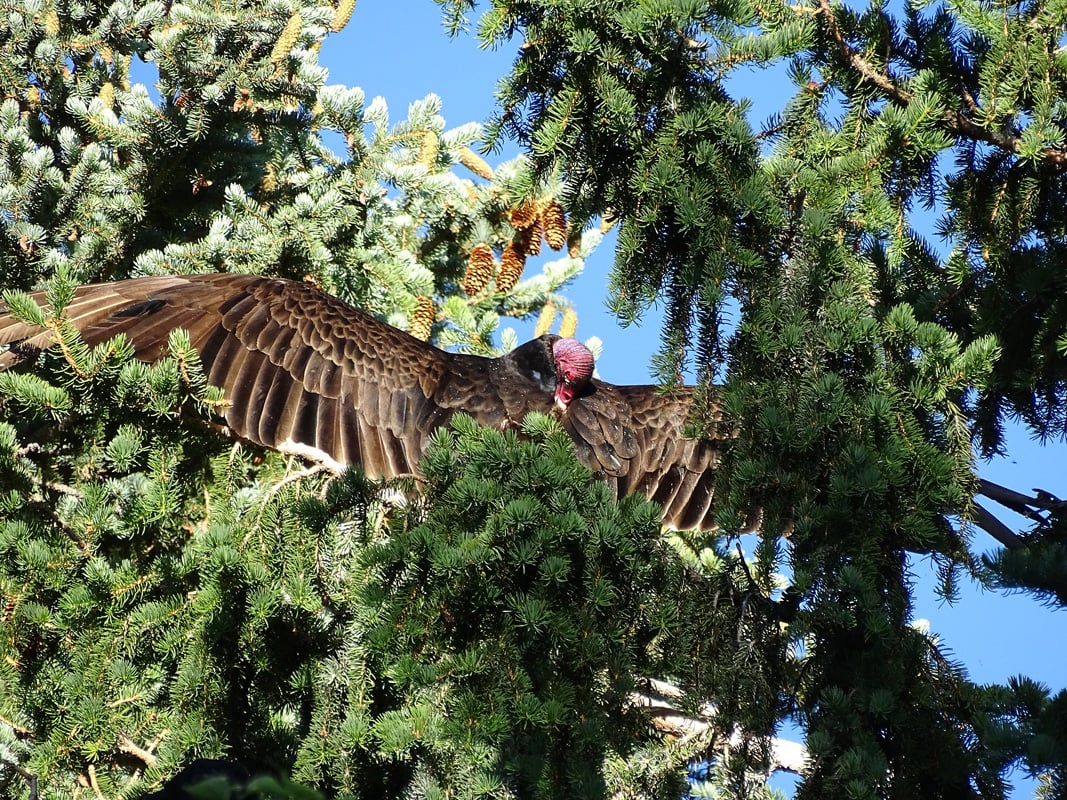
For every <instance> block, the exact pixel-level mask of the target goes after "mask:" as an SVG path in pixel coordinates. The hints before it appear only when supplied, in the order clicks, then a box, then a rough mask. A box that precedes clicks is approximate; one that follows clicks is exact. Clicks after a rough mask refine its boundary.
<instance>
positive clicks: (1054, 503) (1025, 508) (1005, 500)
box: [972, 478, 1067, 550]
mask: <svg viewBox="0 0 1067 800" xmlns="http://www.w3.org/2000/svg"><path fill="white" fill-rule="evenodd" d="M978 493H979V494H981V495H983V496H984V497H988V498H989V499H990V500H993V501H994V502H996V503H999V504H1000V505H1002V506H1004V507H1005V508H1008V509H1011V510H1012V511H1014V512H1015V513H1016V514H1019V515H1020V516H1023V517H1026V518H1027V519H1032V520H1034V521H1035V522H1038V523H1042V522H1045V521H1046V517H1045V516H1043V515H1042V513H1041V512H1043V511H1050V512H1054V511H1060V510H1062V509H1063V508H1064V507H1067V502H1064V501H1063V500H1060V499H1059V498H1058V497H1056V496H1055V495H1053V494H1052V493H1051V492H1047V491H1045V490H1044V489H1034V496H1033V497H1031V496H1029V495H1025V494H1023V493H1022V492H1017V491H1015V490H1014V489H1008V488H1007V487H1005V486H1001V485H999V484H996V483H993V482H992V481H987V480H985V479H984V478H982V479H979V481H978ZM974 508H975V517H974V519H973V520H972V521H973V522H974V524H975V525H977V526H978V527H979V528H981V529H982V530H984V531H986V532H987V533H988V534H989V535H990V536H992V537H993V538H994V539H996V540H997V541H998V542H1000V543H1001V544H1002V545H1004V546H1005V547H1007V548H1008V549H1009V550H1022V549H1023V548H1025V547H1026V546H1027V541H1026V539H1024V538H1023V537H1021V536H1019V535H1018V534H1016V533H1014V532H1013V531H1011V530H1010V529H1009V528H1008V526H1007V525H1005V524H1004V523H1003V522H1001V521H1000V520H999V519H997V518H996V517H995V516H994V515H993V514H991V513H990V512H989V511H988V510H986V509H985V508H983V507H982V506H981V505H979V504H978V503H977V502H976V503H974Z"/></svg>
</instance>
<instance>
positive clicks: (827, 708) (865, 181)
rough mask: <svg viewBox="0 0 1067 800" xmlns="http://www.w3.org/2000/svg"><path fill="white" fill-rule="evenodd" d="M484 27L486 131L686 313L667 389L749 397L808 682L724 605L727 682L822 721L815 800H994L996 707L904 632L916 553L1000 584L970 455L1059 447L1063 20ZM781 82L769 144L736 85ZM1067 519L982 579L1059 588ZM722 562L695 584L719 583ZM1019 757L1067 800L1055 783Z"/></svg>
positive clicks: (741, 454) (626, 314)
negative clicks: (690, 379)
mask: <svg viewBox="0 0 1067 800" xmlns="http://www.w3.org/2000/svg"><path fill="white" fill-rule="evenodd" d="M443 5H445V6H446V7H447V8H448V11H449V13H450V14H452V15H453V17H456V16H457V15H459V14H461V13H463V12H466V11H471V10H473V9H474V8H475V7H476V6H477V5H478V4H476V3H474V2H470V1H469V0H456V1H455V2H444V3H443ZM484 6H485V7H486V10H485V11H484V14H483V16H482V18H481V23H480V27H479V29H478V32H479V36H480V37H481V38H482V40H483V41H484V42H486V43H492V44H498V43H500V42H501V41H503V40H504V39H505V38H508V37H512V36H521V37H522V38H523V39H524V40H525V41H524V45H523V50H522V56H521V58H520V59H519V61H518V62H517V63H516V66H515V68H514V70H513V72H512V75H511V76H510V77H509V78H508V79H507V81H505V83H504V85H503V91H502V98H501V100H502V108H501V109H500V111H499V112H498V116H497V118H496V120H495V126H494V127H493V129H492V130H493V133H494V134H495V135H498V136H500V135H504V134H513V135H517V136H518V137H519V138H520V140H522V141H525V142H528V143H529V145H530V150H531V153H532V158H533V161H534V166H535V169H536V170H537V173H538V174H563V175H565V176H566V178H567V182H566V189H565V191H566V193H567V196H568V197H569V198H572V199H573V201H574V206H575V208H576V209H580V213H582V214H585V215H588V216H590V217H593V216H596V215H598V214H600V215H611V216H613V217H617V218H618V220H619V225H620V234H619V248H618V251H617V258H616V264H615V273H614V277H613V290H614V293H615V294H614V302H615V307H616V308H617V309H618V310H619V311H620V315H621V316H622V317H623V319H624V320H630V319H632V318H634V317H635V316H636V315H637V314H639V313H640V312H641V311H642V310H643V309H645V308H647V307H648V306H649V305H651V304H652V303H653V302H657V301H660V300H662V301H663V302H664V303H665V305H666V320H665V332H664V347H663V351H662V353H661V355H660V356H659V357H658V360H657V364H656V366H657V370H658V372H659V375H660V377H662V378H663V379H665V380H668V381H670V380H674V379H675V377H676V375H677V374H678V373H679V366H680V365H682V364H684V363H685V362H686V359H690V363H693V364H695V366H696V368H697V371H698V374H701V375H710V376H713V377H715V378H716V379H717V380H722V381H723V382H724V383H725V386H724V388H723V389H722V390H721V391H720V392H716V393H709V396H711V397H714V398H717V399H718V400H719V401H721V403H722V410H723V416H724V417H725V418H726V419H727V420H728V421H729V422H730V424H734V425H736V426H737V428H736V430H737V438H736V442H735V443H734V445H733V446H732V447H731V448H729V450H728V452H727V455H726V458H725V461H724V464H723V466H722V468H721V469H720V470H719V472H718V474H717V477H716V501H717V507H718V521H719V522H720V524H721V525H722V527H723V533H725V534H730V533H733V532H736V531H740V530H743V529H744V528H745V526H746V524H747V523H748V522H749V520H751V518H752V516H753V514H752V510H753V507H754V506H755V507H757V508H759V509H760V511H761V526H760V528H761V534H762V539H761V542H760V544H759V545H758V546H757V548H756V553H757V554H759V555H758V557H757V558H756V559H755V562H756V563H760V564H761V565H762V566H764V568H765V569H766V573H762V570H754V576H753V578H752V583H753V588H754V590H756V591H758V593H759V594H760V595H761V596H762V597H763V598H764V599H767V598H775V597H779V599H778V600H777V601H776V602H771V603H762V604H755V607H757V608H762V609H763V614H764V617H765V621H764V623H763V625H762V627H764V628H769V627H770V626H771V625H772V624H777V622H778V621H780V620H782V616H781V615H782V614H783V613H784V614H785V619H784V624H785V625H786V626H787V627H786V628H785V631H784V635H785V637H786V639H787V640H788V641H789V642H791V648H792V649H793V650H794V652H796V653H797V654H798V660H797V664H796V665H795V672H794V669H793V668H790V667H789V666H788V659H786V658H785V656H784V651H783V649H782V648H777V649H776V648H774V647H770V648H768V649H765V650H763V649H762V648H761V645H763V644H765V643H768V642H770V641H772V640H770V639H768V638H766V637H764V636H760V635H758V634H757V633H754V630H753V628H755V629H756V630H758V629H759V628H760V627H761V626H760V625H756V626H748V627H746V628H745V629H744V635H745V636H746V637H750V638H749V639H748V641H746V643H744V644H740V643H739V644H737V645H735V646H729V645H727V644H726V643H727V642H728V641H729V634H730V633H736V632H737V630H738V629H737V620H736V618H734V617H733V616H732V615H730V614H729V613H726V614H721V615H718V616H717V615H715V614H709V615H706V616H705V619H706V620H707V633H706V635H707V638H708V640H709V641H712V642H715V644H716V645H718V647H716V648H715V649H714V650H713V652H712V654H710V655H709V656H708V657H707V660H708V662H709V663H708V665H706V669H707V671H708V672H709V673H712V674H714V673H715V672H716V670H721V671H722V673H723V674H729V673H730V671H731V670H733V671H735V672H736V671H737V669H738V665H739V664H740V663H743V660H742V659H743V655H744V653H746V652H748V653H753V652H760V653H762V655H761V657H760V658H757V659H755V660H756V661H758V662H759V663H760V664H761V665H764V670H765V671H764V672H762V673H760V672H759V671H757V674H761V675H762V678H763V680H762V681H756V682H754V683H753V686H756V687H762V689H761V691H760V692H759V693H758V694H757V695H755V696H754V697H758V698H759V701H762V702H764V703H766V702H767V700H766V699H767V698H768V696H773V693H774V687H775V686H777V687H778V689H779V690H781V691H783V692H788V693H789V699H788V702H786V703H785V705H790V704H791V705H792V708H793V709H794V712H795V718H796V719H797V720H798V721H799V722H800V723H801V724H803V725H804V726H805V728H806V733H807V744H808V747H809V756H810V758H811V761H810V765H809V770H808V771H807V773H806V775H805V782H804V783H803V786H802V788H801V790H800V794H801V795H802V796H806V797H808V796H810V797H823V796H827V797H839V796H856V797H876V796H882V797H912V796H923V797H958V796H967V795H969V794H973V793H976V792H977V793H979V794H981V795H983V796H990V797H998V796H1002V793H1003V791H1004V787H1003V783H1002V776H1003V772H1004V770H1005V769H1006V766H1007V762H1006V761H1005V760H1003V759H1001V758H1000V756H999V755H998V754H997V753H996V752H994V749H993V748H991V747H990V746H989V745H990V743H989V742H986V741H984V740H983V739H982V738H981V733H982V732H984V731H985V730H986V728H985V722H984V721H985V720H987V719H988V715H989V714H990V713H991V711H990V707H989V706H988V704H986V703H985V701H984V700H982V699H981V696H980V693H979V692H977V691H976V690H975V688H974V687H972V686H970V685H969V684H968V683H967V681H966V678H965V675H964V674H963V673H962V672H960V671H959V670H957V669H955V668H952V667H949V666H948V665H947V662H945V663H942V661H940V660H939V658H938V657H937V656H936V655H931V654H932V653H936V652H937V647H936V645H935V644H934V642H933V641H931V640H930V639H929V638H928V637H926V636H924V635H920V634H918V633H917V632H915V631H914V630H913V629H912V628H911V625H910V623H911V594H910V590H911V587H910V579H909V577H908V560H909V558H912V557H914V556H913V554H929V555H930V556H932V557H933V559H934V561H935V563H936V564H937V565H938V566H939V567H940V569H941V570H942V574H943V576H944V584H943V586H942V591H943V592H944V593H945V594H946V596H951V595H952V593H953V584H954V581H955V578H956V574H957V573H958V572H959V571H960V570H961V569H962V570H970V571H972V572H976V571H977V570H978V567H977V565H976V561H977V559H975V558H974V556H973V555H972V554H971V552H970V549H969V542H968V537H967V535H966V528H963V529H961V527H960V522H959V520H960V519H961V518H962V519H964V520H966V519H967V518H969V517H971V516H972V515H973V514H974V513H975V509H974V507H972V505H971V499H970V498H971V495H972V493H973V492H974V491H975V489H976V488H977V482H976V480H975V477H974V452H973V451H974V448H975V446H977V447H978V448H981V449H982V450H984V451H985V452H994V451H997V450H999V449H1000V448H1002V432H1003V424H1004V420H1005V419H1006V418H1007V417H1009V416H1011V415H1018V416H1020V417H1021V418H1022V419H1023V420H1024V421H1025V422H1026V423H1028V424H1029V425H1030V427H1031V429H1032V430H1033V432H1034V433H1035V434H1036V435H1038V436H1040V437H1042V438H1043V439H1045V438H1062V437H1063V435H1064V431H1065V430H1067V426H1065V424H1064V420H1065V416H1064V408H1065V407H1067V403H1065V401H1067V395H1065V387H1067V380H1065V378H1067V374H1065V372H1064V363H1065V362H1064V354H1065V353H1067V347H1065V346H1064V342H1067V334H1065V333H1064V331H1065V317H1064V314H1063V312H1062V308H1061V305H1062V302H1063V297H1064V292H1063V287H1062V285H1061V283H1062V274H1063V270H1062V269H1061V268H1060V266H1059V265H1060V264H1061V263H1062V261H1063V232H1064V228H1065V217H1064V209H1065V208H1067V203H1065V202H1064V198H1063V188H1064V180H1063V175H1064V169H1065V167H1067V157H1065V154H1064V149H1063V143H1064V141H1067V137H1065V125H1064V118H1065V116H1064V109H1065V98H1067V61H1065V60H1064V58H1063V11H1064V7H1063V3H1062V2H1058V0H1052V1H1051V2H1032V3H1024V4H1022V5H1017V6H1011V7H1006V6H1001V5H995V4H990V3H985V2H974V3H951V4H924V3H913V4H905V5H904V6H902V7H899V8H896V7H891V6H886V5H884V4H877V3H875V4H870V5H868V6H863V5H862V4H861V5H859V6H853V5H844V6H842V5H837V4H831V3H829V2H824V1H823V0H816V1H815V2H810V3H807V4H805V3H799V4H786V3H771V4H767V3H750V2H745V1H744V0H741V2H727V3H696V2H662V3H661V2H650V3H639V4H634V3H623V2H606V3H605V2H600V3H595V4H594V3H588V2H583V0H564V2H553V3H518V2H511V0H493V1H492V2H489V3H486V4H484ZM760 67H765V68H766V67H769V68H774V70H775V71H774V72H771V71H769V70H768V71H766V72H765V73H764V74H762V75H760V77H759V78H758V80H779V81H780V80H783V75H784V79H785V80H787V81H788V82H789V83H791V85H793V86H794V87H795V90H794V94H793V97H792V98H791V99H790V100H789V101H788V103H787V104H786V105H785V106H784V108H782V109H781V111H780V113H776V114H775V115H773V116H772V117H771V118H770V119H769V120H768V121H767V122H766V124H765V125H764V127H763V129H762V130H761V131H759V132H753V130H752V129H751V128H750V127H749V121H748V118H747V117H746V113H745V112H746V110H747V108H746V105H745V104H744V103H743V102H735V101H734V100H733V99H732V98H731V97H730V88H731V87H732V86H736V85H737V84H735V83H732V82H731V80H732V79H733V78H734V76H735V75H736V74H737V73H738V70H739V69H740V68H746V69H750V70H751V69H752V68H760ZM931 209H934V212H935V214H936V215H940V220H939V222H938V225H937V232H938V233H940V234H942V235H943V236H944V237H945V246H944V248H940V249H939V248H938V247H935V246H934V245H932V244H931V243H930V242H928V241H927V240H926V238H925V237H926V236H928V235H930V233H932V232H933V230H932V229H933V227H934V226H933V225H931V224H930V223H929V222H928V221H927V219H925V218H924V217H927V216H933V215H931V214H930V210H931ZM941 250H943V251H944V252H941ZM726 315H729V316H730V317H731V318H732V319H733V320H736V325H732V326H724V325H722V324H721V323H722V320H723V319H724V317H725V316H726ZM1042 502H1043V501H1042ZM1046 505H1047V507H1048V509H1049V510H1048V513H1047V515H1046V517H1047V518H1046V519H1044V520H1043V522H1042V523H1041V524H1040V525H1038V526H1037V527H1036V528H1035V529H1034V530H1033V531H1032V532H1030V533H1029V534H1028V535H1027V537H1026V539H1025V544H1026V545H1027V549H1026V550H1023V551H1021V552H1018V553H1009V554H1004V555H1001V556H998V557H997V558H996V559H995V560H994V561H991V562H989V563H988V564H987V567H988V568H989V570H992V572H993V574H994V575H995V578H994V580H996V581H999V582H1000V583H1001V584H1002V585H1007V586H1014V587H1022V586H1025V587H1027V588H1029V589H1031V590H1036V591H1038V592H1040V593H1041V594H1042V596H1044V597H1046V598H1054V597H1062V594H1061V593H1060V590H1061V589H1062V584H1063V580H1062V563H1061V562H1062V559H1061V558H1059V552H1060V549H1061V547H1060V546H1061V545H1062V534H1061V533H1060V532H1059V531H1060V530H1061V529H1062V522H1061V519H1060V518H1061V517H1062V508H1061V507H1060V506H1059V505H1056V504H1055V503H1054V502H1053V503H1050V504H1046ZM729 541H730V540H729V539H728V538H722V537H721V536H720V537H719V538H716V537H713V536H709V537H708V539H707V541H706V542H704V543H701V544H700V545H699V546H698V547H695V548H694V550H693V554H695V553H709V552H710V553H713V554H714V555H713V556H711V557H708V558H707V559H702V558H701V557H695V556H694V558H693V559H692V563H693V564H694V565H697V564H699V565H701V566H702V567H704V568H705V569H707V570H709V572H710V574H716V572H721V571H722V570H723V565H724V564H725V563H726V562H724V560H723V559H724V555H725V553H726V552H727V550H726V546H727V545H728V544H729ZM691 555H692V554H691ZM775 573H779V574H781V575H784V576H786V577H785V578H783V581H784V582H785V584H786V585H785V588H784V590H783V591H782V593H781V595H780V596H779V595H776V593H775V589H774V588H773V587H772V586H771V585H770V584H769V583H768V582H766V581H765V580H764V579H762V578H761V575H764V576H765V575H766V574H775ZM984 574H986V575H987V576H988V574H989V573H988V572H986V573H984ZM731 585H732V586H734V587H739V586H743V583H742V582H739V581H736V580H735V581H733V582H731ZM757 587H758V588H757ZM787 601H788V602H787ZM750 642H751V643H752V644H750ZM791 673H792V675H793V677H790V675H791ZM713 696H714V697H715V699H716V702H724V701H723V696H722V695H721V694H719V693H717V692H716V693H713ZM759 701H755V702H753V703H751V704H750V705H749V706H748V708H740V707H732V708H730V709H729V710H730V711H731V713H735V714H737V716H736V719H737V720H738V721H739V722H740V723H742V724H743V725H747V726H748V727H747V728H746V729H747V730H752V731H759V730H768V729H769V728H768V727H767V722H766V720H765V721H764V722H763V723H762V725H761V724H760V722H759V719H758V715H756V714H754V713H752V711H751V709H752V707H754V706H756V705H757V704H758V702H759ZM726 705H729V704H728V703H726ZM772 705H773V706H774V707H775V708H779V707H780V706H778V704H776V703H775V704H772ZM764 707H766V706H764ZM775 713H778V712H777V711H776V712H775ZM1012 730H1013V735H1015V736H1017V737H1018V738H1019V740H1020V741H1025V740H1026V739H1027V737H1029V738H1030V739H1031V740H1034V737H1033V735H1032V734H1030V733H1027V731H1026V730H1025V727H1024V726H1015V727H1013V729H1012ZM947 731H951V733H946V732H947ZM1025 751H1026V748H1025V747H1022V746H1021V745H1020V747H1019V749H1017V750H1016V751H1015V752H1016V757H1018V758H1023V759H1024V760H1026V762H1027V763H1028V764H1029V765H1031V767H1032V768H1035V769H1043V770H1044V769H1048V770H1052V771H1053V772H1054V773H1055V770H1060V772H1059V773H1055V774H1056V775H1058V777H1053V778H1051V779H1050V781H1051V782H1050V785H1060V784H1061V783H1062V769H1063V764H1062V762H1059V763H1058V764H1056V766H1052V761H1054V759H1051V760H1045V761H1038V760H1035V759H1034V758H1033V757H1032V756H1022V755H1020V754H1021V753H1023V752H1025ZM934 752H936V753H938V757H937V758H936V759H933V758H931V757H930V753H934Z"/></svg>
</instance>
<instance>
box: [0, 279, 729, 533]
mask: <svg viewBox="0 0 1067 800" xmlns="http://www.w3.org/2000/svg"><path fill="white" fill-rule="evenodd" d="M33 297H34V299H35V300H36V301H37V302H38V304H41V305H43V304H44V302H45V300H44V297H43V295H42V294H41V293H36V294H34V295H33ZM3 312H4V309H3V307H2V305H0V347H2V346H3V345H10V347H9V348H8V349H7V350H6V351H3V350H0V369H5V368H7V367H9V366H11V365H12V364H14V363H16V362H18V361H21V360H23V359H25V358H27V357H31V356H32V355H33V354H34V353H36V352H38V351H39V350H40V349H42V348H44V347H47V346H49V345H50V344H51V343H52V341H53V339H52V334H51V332H49V331H42V330H41V329H40V328H36V327H32V326H28V325H25V324H23V323H20V322H18V321H17V320H15V319H14V318H13V317H12V316H11V315H10V314H7V313H3ZM64 313H65V315H66V317H67V318H68V319H70V321H71V322H72V323H73V324H74V325H75V326H76V327H77V328H78V329H79V330H80V331H81V332H82V335H83V336H84V338H85V340H86V341H87V342H88V343H89V344H90V345H92V344H96V343H98V342H102V341H106V340H107V339H109V338H111V337H113V336H115V335H116V334H119V333H124V334H125V335H126V336H127V338H128V339H129V340H130V341H131V342H132V343H133V345H134V347H135V348H136V353H137V357H138V358H140V359H143V360H145V361H152V360H155V359H157V358H159V357H160V355H161V354H162V352H163V350H164V349H165V347H166V344H167V339H168V336H169V334H170V332H171V331H172V330H173V329H175V328H179V327H180V328H184V329H185V330H187V331H188V332H189V334H190V338H191V341H192V344H193V346H194V347H196V348H197V350H198V351H199V352H200V357H201V360H202V361H203V364H204V371H205V372H206V374H207V377H208V381H209V382H210V383H211V384H213V385H216V386H219V387H221V388H222V389H223V390H224V392H225V397H226V399H227V401H228V402H229V406H228V408H227V410H226V414H225V418H226V425H227V426H228V428H229V429H230V432H231V433H232V434H233V435H235V436H237V437H239V438H241V439H244V440H247V441H250V442H254V443H256V444H261V445H265V446H267V447H271V448H274V449H276V450H279V451H281V452H283V453H291V454H296V455H301V456H306V457H308V458H311V459H314V460H318V461H321V462H323V463H326V464H327V465H329V466H331V467H333V468H337V469H339V468H340V467H342V466H343V465H346V464H351V463H358V464H360V465H361V466H362V468H363V470H364V471H365V472H366V473H367V474H368V475H370V476H372V477H383V478H391V477H395V476H398V475H404V474H410V473H412V472H413V471H414V470H415V467H416V465H417V463H418V460H419V458H420V456H421V455H422V453H423V450H424V449H425V447H426V444H427V440H428V437H429V435H430V433H431V432H432V431H433V430H434V429H436V428H438V427H439V426H441V425H444V424H446V423H447V422H448V420H449V419H450V418H451V417H452V415H453V414H455V413H456V412H466V413H467V414H470V415H471V416H472V417H474V419H476V420H477V421H478V422H480V423H482V424H484V425H490V426H493V427H496V428H501V429H503V428H506V427H511V426H517V425H519V424H520V423H521V421H522V419H523V417H524V416H525V415H526V413H527V412H530V411H541V412H544V413H548V414H553V415H554V416H556V417H557V418H558V419H559V420H560V422H561V423H562V424H563V426H564V428H565V429H566V430H567V431H568V433H570V435H571V436H572V437H573V439H574V441H575V445H576V447H577V451H578V456H579V458H580V459H581V460H582V461H583V462H584V463H585V464H586V465H587V466H589V467H590V468H591V469H593V470H594V471H595V472H597V473H598V474H600V475H601V476H602V477H603V478H604V479H605V480H607V481H609V482H610V483H611V484H612V485H613V486H614V488H615V489H616V491H617V492H618V493H619V494H620V495H622V494H628V493H631V492H642V493H643V494H645V495H647V496H649V497H651V498H652V499H654V500H656V501H657V502H659V503H660V504H661V505H662V506H663V508H664V522H665V524H668V525H670V526H672V527H675V528H678V529H682V530H685V529H690V528H710V527H712V525H713V518H712V513H711V510H712V502H711V501H712V489H713V485H714V472H715V467H716V466H717V465H718V461H719V449H718V445H717V442H716V441H715V440H711V439H700V440H694V439H685V438H683V436H682V426H683V424H684V422H685V420H686V417H687V415H688V413H689V408H690V404H691V402H692V390H691V389H689V388H680V389H676V390H674V391H671V392H669V393H663V392H661V391H660V390H659V389H658V388H657V387H655V386H613V385H612V384H609V383H604V382H601V381H598V380H594V379H589V378H588V373H589V372H591V357H588V356H586V357H587V358H588V359H589V365H588V369H586V370H585V371H584V372H583V370H582V369H575V368H574V366H573V364H574V362H572V361H569V360H568V359H569V358H570V356H569V355H568V356H566V357H565V356H564V355H563V354H564V353H565V352H567V353H570V352H572V351H579V350H584V348H583V347H582V346H581V345H580V344H578V343H576V342H574V340H568V339H560V338H559V337H558V336H553V335H545V336H541V337H539V338H537V339H534V340H532V341H529V342H527V343H526V344H524V345H522V346H520V347H518V348H516V349H515V350H513V351H512V352H510V353H508V354H506V355H504V356H501V357H500V358H480V357H477V356H470V355H462V354H455V353H447V352H444V351H442V350H438V349H437V348H435V347H432V346H431V345H429V344H426V343H425V342H422V341H419V340H418V339H415V338H414V337H412V336H409V335H408V334H406V333H404V332H402V331H399V330H397V329H395V328H392V327H390V326H389V325H387V324H385V323H383V322H380V321H378V320H376V319H374V318H373V317H371V316H369V315H367V314H365V313H364V312H362V311H359V310H357V309H355V308H353V307H351V306H349V305H347V304H345V303H343V302H341V301H340V300H338V299H336V298H334V297H331V296H329V295H327V294H325V293H324V292H322V291H320V290H318V289H316V288H315V287H313V286H310V285H308V284H305V283H299V282H295V281H288V280H282V279H277V278H263V277H257V276H253V275H232V274H217V275H192V276H173V277H149V278H136V279H133V280H128V281H119V282H116V283H105V284H96V285H91V286H83V287H81V288H80V289H78V291H77V293H76V294H75V296H74V299H73V300H72V302H71V303H70V304H69V305H68V306H67V308H66V310H65V312H64ZM585 352H586V353H587V352H588V351H585ZM579 360H580V359H579Z"/></svg>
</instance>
